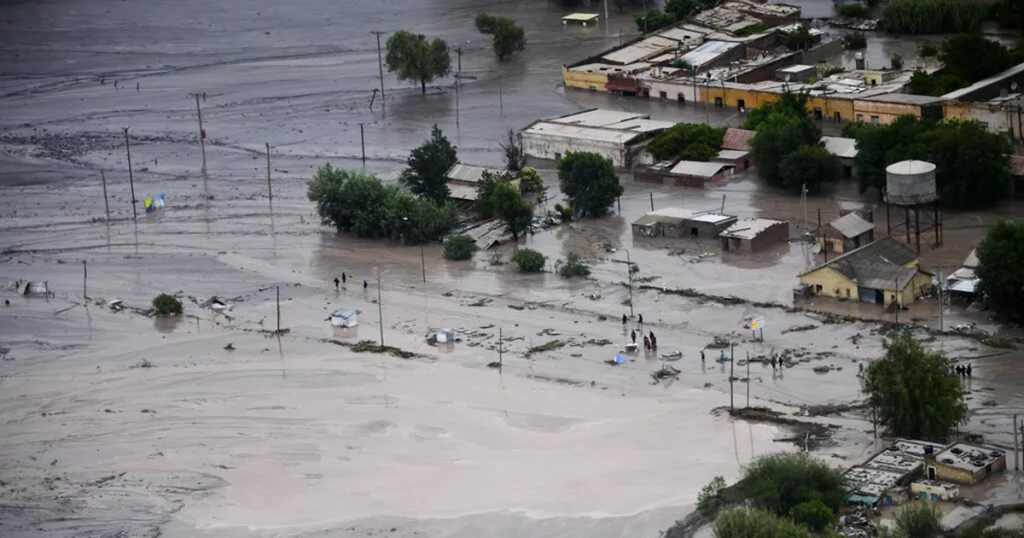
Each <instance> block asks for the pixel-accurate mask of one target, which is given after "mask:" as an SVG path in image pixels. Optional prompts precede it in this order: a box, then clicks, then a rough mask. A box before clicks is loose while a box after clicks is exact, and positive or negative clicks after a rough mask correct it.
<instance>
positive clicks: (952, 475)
mask: <svg viewBox="0 0 1024 538" xmlns="http://www.w3.org/2000/svg"><path fill="white" fill-rule="evenodd" d="M928 467H935V478H936V479H938V480H945V481H947V482H955V483H958V484H976V483H978V482H981V481H982V480H984V479H986V478H988V477H989V476H991V475H993V474H995V473H999V472H1002V471H1005V470H1006V453H1005V452H1004V453H1003V455H1002V456H1000V457H999V458H996V460H995V461H993V462H992V463H990V464H988V465H987V466H985V467H979V468H976V469H972V470H967V469H961V468H959V467H954V466H952V465H947V464H945V463H942V462H941V461H937V460H929V461H926V462H925V473H926V475H925V476H927V468H928Z"/></svg>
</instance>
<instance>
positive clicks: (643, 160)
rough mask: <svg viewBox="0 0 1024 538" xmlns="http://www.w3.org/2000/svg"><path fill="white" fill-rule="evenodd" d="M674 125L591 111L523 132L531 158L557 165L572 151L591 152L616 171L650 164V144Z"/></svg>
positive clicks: (638, 116)
mask: <svg viewBox="0 0 1024 538" xmlns="http://www.w3.org/2000/svg"><path fill="white" fill-rule="evenodd" d="M673 125H675V124H674V123H672V122H667V121H654V120H651V119H649V118H648V116H646V115H644V114H635V113H632V112H619V111H615V110H600V109H591V110H585V111H583V112H576V113H573V114H568V115H565V116H559V117H557V118H548V119H543V120H538V121H535V122H533V123H531V124H530V125H528V126H527V127H526V128H525V129H523V131H522V141H523V149H524V151H525V152H526V155H527V156H529V157H533V158H536V159H550V160H556V161H557V160H558V159H561V158H562V156H563V155H565V154H566V152H569V151H590V152H594V153H599V154H601V155H602V156H604V157H606V158H608V159H611V161H612V164H613V165H614V166H615V167H616V168H630V167H632V166H633V165H636V164H650V163H651V158H650V155H647V154H646V153H645V149H646V148H647V144H649V143H650V141H651V139H652V138H654V137H655V135H657V134H658V133H660V132H661V131H663V130H665V129H667V128H669V127H672V126H673Z"/></svg>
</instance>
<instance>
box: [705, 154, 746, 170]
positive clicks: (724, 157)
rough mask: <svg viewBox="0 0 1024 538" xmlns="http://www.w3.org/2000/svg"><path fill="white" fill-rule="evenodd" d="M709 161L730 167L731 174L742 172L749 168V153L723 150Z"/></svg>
mask: <svg viewBox="0 0 1024 538" xmlns="http://www.w3.org/2000/svg"><path fill="white" fill-rule="evenodd" d="M711 161H712V162H716V163H722V164H724V165H726V166H729V167H732V171H733V172H742V171H744V170H746V169H748V168H750V152H749V151H742V150H738V149H723V150H719V152H718V155H717V156H716V157H713V158H712V159H711Z"/></svg>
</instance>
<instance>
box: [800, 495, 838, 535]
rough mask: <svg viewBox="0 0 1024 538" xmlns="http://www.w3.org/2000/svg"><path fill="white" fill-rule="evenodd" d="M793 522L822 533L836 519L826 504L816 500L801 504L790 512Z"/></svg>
mask: <svg viewBox="0 0 1024 538" xmlns="http://www.w3.org/2000/svg"><path fill="white" fill-rule="evenodd" d="M789 514H790V517H792V518H793V521H794V522H796V523H799V524H801V525H803V526H805V527H807V528H808V529H810V530H812V531H814V532H821V531H823V530H825V528H826V527H828V525H829V523H831V522H832V519H833V517H834V515H833V513H832V510H830V509H829V507H827V506H825V503H823V502H821V501H819V500H818V499H814V500H812V501H808V502H805V503H800V504H798V505H796V506H794V507H793V509H792V510H790V511H789Z"/></svg>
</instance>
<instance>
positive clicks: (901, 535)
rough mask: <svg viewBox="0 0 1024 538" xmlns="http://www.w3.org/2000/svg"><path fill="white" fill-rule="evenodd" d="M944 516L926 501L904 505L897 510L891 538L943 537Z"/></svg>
mask: <svg viewBox="0 0 1024 538" xmlns="http://www.w3.org/2000/svg"><path fill="white" fill-rule="evenodd" d="M944 535H945V534H944V532H943V528H942V516H941V514H940V513H939V511H938V508H936V507H935V505H934V504H929V503H927V502H925V501H919V502H916V503H910V504H907V505H904V506H903V507H901V508H900V509H899V510H897V511H896V517H895V518H894V521H893V527H892V533H891V538H941V537H942V536H944Z"/></svg>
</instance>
